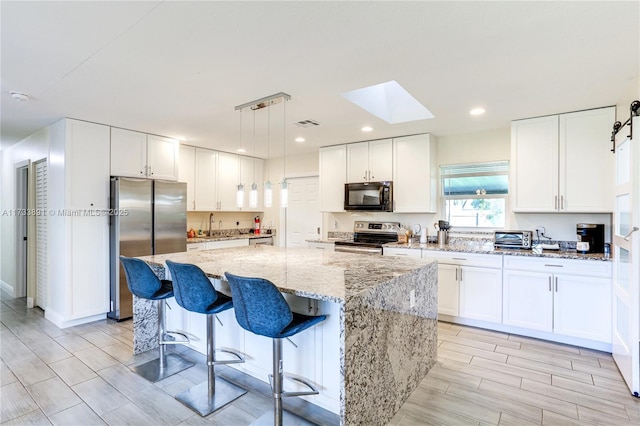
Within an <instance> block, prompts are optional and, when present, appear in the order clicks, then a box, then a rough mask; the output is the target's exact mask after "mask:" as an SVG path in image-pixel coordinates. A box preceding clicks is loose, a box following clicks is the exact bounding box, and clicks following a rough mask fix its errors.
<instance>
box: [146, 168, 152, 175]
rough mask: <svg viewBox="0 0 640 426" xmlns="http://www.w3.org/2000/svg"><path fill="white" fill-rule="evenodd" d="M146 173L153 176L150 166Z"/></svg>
mask: <svg viewBox="0 0 640 426" xmlns="http://www.w3.org/2000/svg"><path fill="white" fill-rule="evenodd" d="M147 173H149V176H153V172H152V171H151V166H149V169H148V170H147Z"/></svg>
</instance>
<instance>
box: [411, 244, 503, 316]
mask: <svg viewBox="0 0 640 426" xmlns="http://www.w3.org/2000/svg"><path fill="white" fill-rule="evenodd" d="M423 257H425V258H427V259H434V260H437V261H438V313H439V314H444V315H451V316H455V317H460V318H467V319H473V320H480V321H485V322H493V323H498V324H499V323H501V322H502V256H501V255H493V254H475V253H459V252H444V251H432V250H425V251H424V253H423ZM456 296H457V297H456Z"/></svg>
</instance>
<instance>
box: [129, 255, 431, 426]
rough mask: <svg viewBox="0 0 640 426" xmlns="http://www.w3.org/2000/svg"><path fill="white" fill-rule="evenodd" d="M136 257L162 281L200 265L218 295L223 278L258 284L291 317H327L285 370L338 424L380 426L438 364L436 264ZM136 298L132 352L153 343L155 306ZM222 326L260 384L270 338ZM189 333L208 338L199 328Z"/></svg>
mask: <svg viewBox="0 0 640 426" xmlns="http://www.w3.org/2000/svg"><path fill="white" fill-rule="evenodd" d="M141 259H143V260H145V261H146V262H147V263H149V264H150V265H151V266H152V267H153V269H154V271H155V272H156V274H158V275H159V276H161V277H162V276H163V275H164V271H165V269H164V261H165V260H167V259H170V260H172V261H175V262H184V263H192V264H195V265H198V266H199V267H200V268H202V269H203V270H204V271H205V272H206V273H207V275H208V276H209V277H210V278H212V279H213V280H214V281H213V282H214V284H215V285H216V287H219V286H221V288H220V289H221V290H222V291H225V288H224V284H226V283H225V282H223V281H216V280H221V279H222V278H223V276H224V275H223V274H224V273H225V272H230V273H233V274H237V275H243V276H253V277H263V278H266V279H268V280H270V281H271V282H273V283H274V284H275V285H276V286H277V287H278V288H279V290H280V291H281V292H282V293H283V294H285V297H286V298H287V300H288V301H290V304H291V305H292V307H293V309H294V310H296V309H298V310H299V312H303V311H304V310H306V311H307V312H306V313H308V312H312V313H313V312H316V313H319V314H327V315H328V317H327V320H326V321H324V322H323V323H321V324H320V325H318V326H316V327H314V328H312V329H310V333H312V334H310V335H309V336H307V337H304V336H303V337H302V340H301V341H299V342H297V344H298V345H299V346H300V347H298V348H293V345H288V344H287V343H286V342H285V356H284V365H285V372H288V371H291V369H293V370H294V374H299V375H300V376H306V377H308V378H309V379H310V380H311V381H314V382H316V383H317V384H318V385H319V387H320V389H321V394H320V395H319V396H317V397H310V398H308V400H309V401H311V402H312V403H318V405H319V406H322V407H324V408H327V409H329V410H331V411H334V412H335V413H336V414H338V415H339V416H340V419H341V422H342V423H343V424H347V425H352V424H386V423H387V422H388V421H389V420H390V419H391V418H392V417H393V414H394V413H395V412H396V411H397V410H398V409H399V408H400V406H401V405H402V403H403V402H404V401H405V400H406V399H407V398H408V397H409V395H410V394H411V392H412V391H413V390H414V389H415V388H416V387H417V386H418V383H419V382H420V381H421V380H422V378H423V377H424V376H425V375H426V374H427V373H428V372H429V370H430V369H431V367H432V366H433V365H434V364H435V362H436V339H437V324H436V321H437V265H436V263H435V262H434V263H431V262H428V261H425V260H420V259H404V258H402V259H398V258H397V257H392V258H387V257H382V256H368V255H361V254H351V253H335V252H324V251H320V250H315V249H283V248H278V247H271V246H252V247H242V248H233V249H220V250H207V251H198V252H186V253H174V254H165V255H158V256H145V257H142V258H141ZM134 299H135V300H134V351H135V352H136V353H139V352H143V351H146V350H149V349H151V348H153V346H154V345H156V344H157V343H156V338H155V334H154V333H155V330H156V328H155V322H154V321H155V316H154V315H156V313H155V310H154V308H153V307H154V306H155V305H153V304H152V303H147V301H144V300H140V299H136V298H134ZM300 301H303V302H302V303H300ZM304 301H306V302H304ZM175 306H177V305H175ZM300 309H302V310H300ZM172 312H173V314H172V315H173V317H177V318H178V322H173V323H170V324H169V329H171V328H174V329H175V327H178V328H180V327H181V326H182V327H187V326H189V324H190V321H189V320H185V319H184V318H185V315H187V314H188V313H187V312H179V311H178V310H176V309H175V308H174V309H172ZM180 318H182V319H180ZM222 322H223V323H224V327H218V333H219V335H220V334H222V335H223V337H222V338H218V341H222V343H221V346H223V347H224V346H225V345H228V346H229V347H233V348H234V349H237V350H238V349H239V350H240V351H241V352H243V353H245V354H246V358H247V364H246V365H245V364H236V365H234V367H236V366H237V368H238V369H240V370H242V371H245V372H248V373H249V374H252V375H254V376H255V377H257V378H259V379H260V380H263V381H266V377H267V376H266V373H270V363H271V350H270V341H269V339H266V338H263V337H261V336H255V335H252V334H251V333H248V332H247V333H241V331H243V330H242V329H241V328H240V327H239V326H238V325H237V324H236V323H235V318H233V312H232V311H229V315H227V316H226V317H225V318H223V319H222ZM225 328H226V329H227V331H226V332H225V331H224V330H222V331H221V329H225ZM314 329H316V330H315V331H313V330H314ZM183 330H184V328H183ZM187 331H189V332H190V333H191V334H194V335H196V336H198V337H199V341H205V340H206V335H205V334H204V327H200V328H198V327H195V328H194V327H191V329H189V330H187ZM240 334H242V336H240ZM301 334H303V333H301ZM224 336H227V338H226V340H225V337H224ZM294 337H295V336H294ZM305 339H306V340H305ZM287 346H291V347H290V348H288V349H287V348H286V347H287ZM203 347H204V346H202V347H201V348H203ZM201 348H198V347H196V349H197V350H200V351H202V349H201ZM287 350H288V351H289V352H290V353H287V352H286V351H287ZM254 355H255V356H254ZM332 397H333V398H334V400H335V401H336V403H335V404H332V403H331V401H332V399H331V398H332Z"/></svg>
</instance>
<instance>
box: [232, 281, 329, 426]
mask: <svg viewBox="0 0 640 426" xmlns="http://www.w3.org/2000/svg"><path fill="white" fill-rule="evenodd" d="M225 276H226V277H227V281H228V282H229V287H231V294H232V296H233V306H234V311H235V315H236V319H237V320H238V324H240V326H241V327H242V328H244V329H245V330H247V331H250V332H252V333H254V334H258V335H260V336H266V337H271V338H272V339H273V375H269V382H271V389H272V391H273V414H272V413H266V414H265V415H263V416H262V417H260V418H259V419H258V420H256V422H255V423H254V424H268V423H267V422H269V423H270V421H269V420H271V419H273V424H274V425H277V426H281V425H282V423H283V414H284V415H285V418H286V421H285V423H287V424H295V423H299V420H302V419H300V418H298V417H297V416H295V415H294V414H292V413H289V412H286V411H283V408H282V398H283V397H288V396H306V395H317V394H318V390H317V389H316V388H315V387H314V386H313V385H311V384H310V383H308V382H306V381H304V380H300V379H296V378H294V377H288V379H290V380H293V381H296V382H298V383H301V384H303V385H305V386H306V387H308V388H309V389H311V391H303V392H285V391H284V389H283V380H284V373H283V367H282V339H285V338H288V337H290V336H293V335H295V334H298V333H300V332H301V331H303V330H306V329H307V328H309V327H312V326H314V325H316V324H318V323H319V322H322V321H324V320H325V319H326V318H327V316H326V315H318V316H307V315H302V314H298V313H296V312H292V311H291V308H289V305H288V304H287V302H286V301H285V300H284V297H283V296H282V294H281V293H280V291H278V288H277V287H276V286H275V285H274V284H273V283H272V282H271V281H269V280H266V279H264V278H247V277H240V276H237V275H232V274H230V273H228V272H225Z"/></svg>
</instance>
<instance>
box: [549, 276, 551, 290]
mask: <svg viewBox="0 0 640 426" xmlns="http://www.w3.org/2000/svg"><path fill="white" fill-rule="evenodd" d="M549 291H551V277H549Z"/></svg>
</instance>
